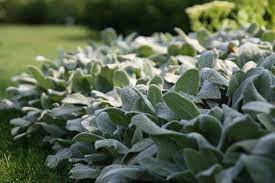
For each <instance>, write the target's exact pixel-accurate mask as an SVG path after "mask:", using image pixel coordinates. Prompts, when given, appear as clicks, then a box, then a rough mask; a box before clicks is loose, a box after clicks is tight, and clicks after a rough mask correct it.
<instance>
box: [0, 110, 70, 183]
mask: <svg viewBox="0 0 275 183" xmlns="http://www.w3.org/2000/svg"><path fill="white" fill-rule="evenodd" d="M18 115H19V113H18V112H16V111H10V112H9V111H5V112H0V137H1V138H0V139H1V141H2V142H1V146H0V180H1V182H43V181H44V182H73V181H72V180H69V178H68V171H69V168H70V166H68V164H64V165H62V166H60V167H59V168H57V169H49V168H47V167H46V166H45V164H44V162H45V159H46V156H47V155H48V154H50V153H51V152H50V151H49V149H46V148H42V149H41V148H39V147H35V146H34V144H33V143H31V141H32V139H30V140H25V141H22V142H20V143H18V142H14V141H13V139H12V137H11V135H10V129H11V125H10V124H9V122H8V121H9V119H11V118H14V117H16V116H18Z"/></svg>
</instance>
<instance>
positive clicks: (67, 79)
mask: <svg viewBox="0 0 275 183" xmlns="http://www.w3.org/2000/svg"><path fill="white" fill-rule="evenodd" d="M252 28H253V26H252V27H246V28H242V29H240V30H235V31H225V30H221V31H218V32H216V33H213V34H211V35H210V34H208V33H206V34H203V33H202V32H196V33H190V34H189V35H186V34H185V33H184V32H183V31H182V30H180V29H176V32H177V33H178V35H177V36H172V35H170V34H154V35H153V36H151V37H142V36H136V35H135V34H132V35H129V36H128V37H122V36H120V35H117V34H116V32H115V31H114V30H112V29H107V30H105V31H103V32H102V42H103V44H92V45H91V46H90V47H88V48H86V49H78V50H77V51H76V52H74V53H62V54H61V55H60V57H59V58H58V59H57V60H56V61H54V62H52V61H50V60H49V59H45V58H44V59H43V60H44V61H43V62H44V63H43V64H42V66H41V68H40V69H39V68H37V67H34V66H29V67H28V72H26V73H23V74H21V75H20V76H16V77H14V78H13V80H14V81H16V82H17V85H16V86H15V87H10V88H8V89H7V92H8V93H9V95H10V96H11V97H10V99H3V100H1V102H0V110H17V111H18V112H19V113H21V115H20V117H17V118H14V119H11V121H10V123H11V124H12V125H13V126H14V128H13V129H12V130H11V133H12V135H13V137H14V139H15V140H20V139H23V138H30V139H35V140H36V141H38V143H39V144H50V145H51V147H52V150H53V153H52V155H49V156H48V157H47V160H46V165H47V166H49V167H51V168H55V167H57V166H58V165H59V164H60V163H64V162H66V161H67V162H69V163H72V164H73V167H72V169H71V170H70V172H69V176H70V177H71V178H72V179H77V180H80V179H91V180H93V181H95V182H98V183H100V182H133V181H134V182H192V183H193V182H202V183H203V182H205V183H209V182H218V183H225V182H226V183H231V182H232V183H233V182H247V181H249V182H256V183H257V182H267V183H269V182H270V183H271V182H272V181H273V180H274V179H275V177H274V175H275V172H274V170H275V163H274V162H275V157H274V152H275V151H274V147H273V146H274V143H275V105H274V101H275V87H274V86H275V85H274V84H275V77H274V72H275V65H274V64H275V57H274V53H273V48H274V45H273V44H272V43H271V42H266V41H262V40H261V39H260V38H258V37H261V35H262V34H263V32H262V30H260V29H257V30H260V32H257V31H252V32H251V29H252Z"/></svg>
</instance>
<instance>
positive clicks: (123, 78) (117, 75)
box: [113, 70, 130, 88]
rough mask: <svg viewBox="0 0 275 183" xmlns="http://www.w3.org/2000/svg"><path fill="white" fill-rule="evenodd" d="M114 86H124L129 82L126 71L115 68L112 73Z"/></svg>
mask: <svg viewBox="0 0 275 183" xmlns="http://www.w3.org/2000/svg"><path fill="white" fill-rule="evenodd" d="M113 83H114V86H117V87H121V88H122V87H126V86H128V85H129V84H130V80H129V77H128V74H127V72H125V71H123V70H116V71H115V72H114V75H113Z"/></svg>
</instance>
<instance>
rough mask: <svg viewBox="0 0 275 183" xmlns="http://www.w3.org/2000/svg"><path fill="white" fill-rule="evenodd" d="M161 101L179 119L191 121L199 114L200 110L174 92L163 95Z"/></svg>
mask: <svg viewBox="0 0 275 183" xmlns="http://www.w3.org/2000/svg"><path fill="white" fill-rule="evenodd" d="M163 100H164V102H165V103H166V105H167V106H168V107H169V108H170V109H171V110H172V111H173V112H174V113H176V115H177V116H178V117H179V118H181V119H192V118H195V117H196V116H198V115H199V114H200V110H199V109H198V108H197V106H196V105H195V104H194V103H193V102H191V101H190V100H189V99H187V98H185V97H183V96H181V95H179V94H177V93H175V92H168V93H166V94H164V96H163Z"/></svg>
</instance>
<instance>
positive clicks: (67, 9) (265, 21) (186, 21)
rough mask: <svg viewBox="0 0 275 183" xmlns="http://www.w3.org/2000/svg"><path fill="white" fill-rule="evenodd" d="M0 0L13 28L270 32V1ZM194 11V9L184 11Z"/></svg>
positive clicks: (2, 16)
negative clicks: (252, 27) (250, 27)
mask: <svg viewBox="0 0 275 183" xmlns="http://www.w3.org/2000/svg"><path fill="white" fill-rule="evenodd" d="M209 2H212V1H211V0H0V22H1V23H9V24H10V23H13V24H28V25H37V24H40V25H41V24H63V25H64V24H66V25H74V24H77V25H84V26H87V27H89V28H92V29H94V30H101V29H103V28H106V27H113V28H115V29H116V30H117V31H119V32H122V33H129V32H132V31H136V32H138V33H140V34H143V35H148V34H151V33H153V32H172V31H173V28H174V27H175V26H177V27H180V28H182V29H183V30H184V31H186V32H189V31H190V30H192V29H193V30H194V29H198V28H200V26H205V27H206V28H210V29H213V28H214V29H216V28H219V27H221V26H224V25H230V26H233V25H234V26H238V25H240V24H241V25H242V24H246V23H248V22H249V23H257V24H258V25H261V26H268V27H269V28H270V27H272V26H273V27H274V23H275V22H274V21H275V15H274V11H275V10H274V8H275V1H274V0H228V1H223V2H222V1H216V2H214V3H209ZM204 3H207V4H205V5H204V6H197V7H195V8H193V9H190V8H189V9H187V10H186V8H188V7H191V6H194V5H197V4H204Z"/></svg>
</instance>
